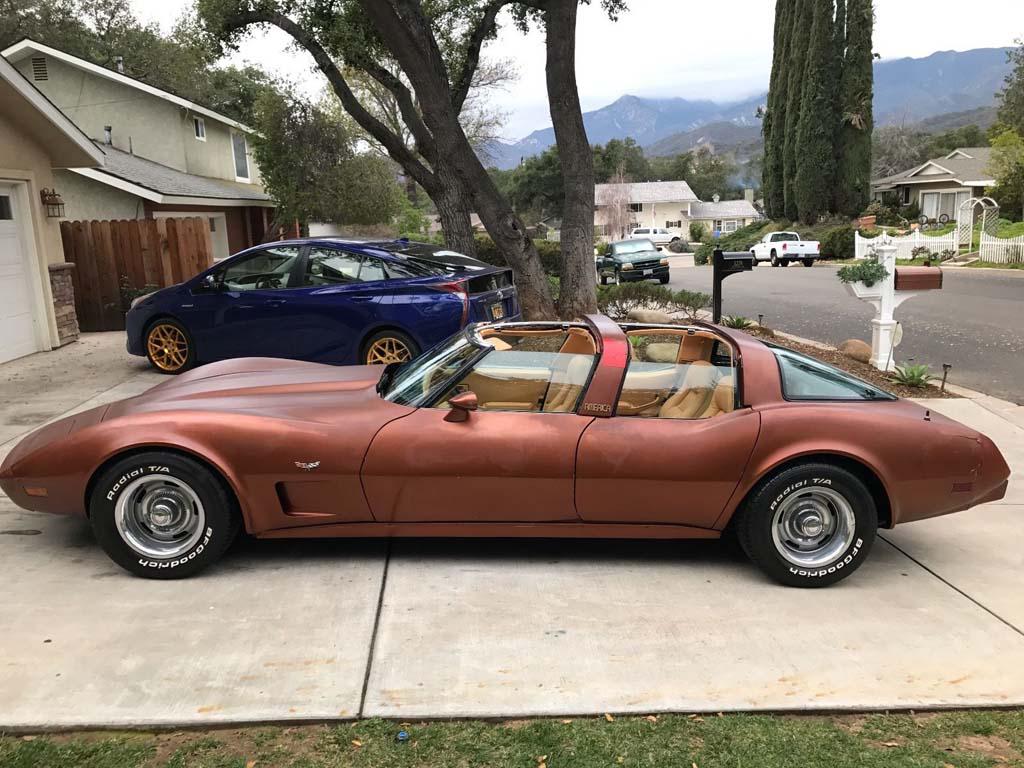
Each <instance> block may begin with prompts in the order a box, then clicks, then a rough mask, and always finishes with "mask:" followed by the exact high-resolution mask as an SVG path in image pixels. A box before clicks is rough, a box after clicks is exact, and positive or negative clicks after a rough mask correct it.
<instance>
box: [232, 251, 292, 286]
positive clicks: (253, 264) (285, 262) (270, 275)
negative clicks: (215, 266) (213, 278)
mask: <svg viewBox="0 0 1024 768" xmlns="http://www.w3.org/2000/svg"><path fill="white" fill-rule="evenodd" d="M299 250H300V249H299V248H298V246H290V245H288V246H280V247H276V248H263V249H261V250H259V251H256V252H254V253H250V254H247V255H245V256H242V257H241V258H239V259H238V260H236V261H233V262H232V263H230V264H228V265H227V266H226V267H225V268H224V269H223V270H222V271H221V272H220V273H219V279H220V282H221V283H222V284H223V286H224V289H225V290H228V291H256V290H260V291H267V290H276V289H279V288H287V287H288V281H289V278H290V276H291V272H292V268H293V267H294V266H295V262H296V260H297V259H298V258H299Z"/></svg>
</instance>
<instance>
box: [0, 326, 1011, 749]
mask: <svg viewBox="0 0 1024 768" xmlns="http://www.w3.org/2000/svg"><path fill="white" fill-rule="evenodd" d="M91 341H92V339H91V338H90V339H87V344H86V346H83V347H82V348H81V349H67V350H61V351H59V352H56V353H52V354H51V355H49V356H48V357H50V358H52V361H53V367H52V369H50V373H49V374H47V375H48V376H49V378H48V379H47V383H46V392H47V394H46V397H45V398H44V401H43V404H44V407H42V408H38V409H37V408H33V409H32V410H31V411H29V412H20V411H19V410H18V408H16V407H13V406H9V407H7V408H6V409H5V410H4V411H3V421H2V422H0V426H2V428H3V429H6V430H8V432H5V433H4V434H10V433H12V432H15V431H18V430H21V431H24V430H27V429H29V428H30V427H31V426H32V425H31V424H30V423H29V422H30V421H32V420H33V419H38V421H40V422H41V421H44V420H46V419H49V418H53V417H54V416H56V415H58V414H57V411H58V410H59V408H61V407H64V406H66V408H67V409H77V408H81V407H85V406H86V405H87V404H98V403H99V402H101V401H107V400H112V399H116V398H118V397H123V396H125V395H127V394H130V393H134V392H137V391H141V389H143V388H144V387H146V386H149V385H151V384H152V383H154V382H157V381H162V380H163V378H162V377H159V376H158V375H156V374H150V373H149V372H147V371H145V370H142V369H140V368H139V367H138V366H135V365H133V364H132V361H130V360H125V359H124V358H123V357H122V356H123V352H121V351H120V349H119V348H117V347H115V346H114V345H113V343H112V342H110V341H109V340H108V341H104V340H102V339H97V340H96V341H97V343H96V344H95V345H92V344H91ZM81 350H87V352H88V354H87V355H85V357H86V358H87V359H88V362H89V364H90V365H93V366H95V369H96V370H95V375H94V376H93V377H92V378H90V379H88V381H87V380H86V379H85V378H84V377H77V378H76V377H72V376H68V375H66V373H65V371H66V369H67V368H68V367H69V366H67V365H65V363H66V361H68V360H71V359H74V360H79V357H77V356H79V355H81V354H82V351H81ZM79 362H81V361H80V360H79ZM38 363H39V361H34V360H33V359H32V358H29V359H28V361H19V362H18V363H16V364H15V366H16V368H15V369H10V368H7V367H5V368H0V381H2V382H3V384H2V385H3V386H4V387H7V389H6V390H4V392H5V394H6V396H7V397H11V396H14V397H18V398H19V399H20V401H21V402H25V403H29V404H33V405H34V404H35V403H36V400H35V397H34V391H35V390H39V389H40V388H41V387H42V385H41V384H40V383H38V382H35V381H33V380H32V378H31V377H30V376H29V375H28V373H29V371H30V370H39V369H34V368H33V366H35V365H37V364H38ZM49 363H50V361H47V364H48V365H49ZM21 366H25V367H21ZM104 387H106V389H103V388H104ZM927 405H928V406H929V407H931V408H934V409H935V410H938V411H940V412H942V413H945V414H948V415H950V416H952V417H953V418H956V419H959V420H961V421H963V422H964V423H967V424H969V425H971V426H974V427H976V428H978V429H982V430H984V431H986V432H987V433H988V434H989V435H990V436H991V437H992V438H993V439H994V440H995V441H996V442H997V444H998V445H999V446H1000V448H1001V449H1002V451H1003V452H1004V455H1005V456H1006V458H1007V460H1008V461H1009V463H1010V464H1011V466H1012V467H1013V469H1014V475H1013V477H1012V478H1011V482H1010V488H1009V493H1008V495H1007V498H1006V499H1004V500H1002V501H1001V502H999V503H996V504H990V505H986V506H984V507H981V508H978V509H975V510H973V511H971V512H967V513H963V514H960V515H953V516H949V517H943V518H937V519H935V520H931V521H925V522H921V523H914V524H912V525H908V526H905V527H903V528H900V529H898V530H896V531H885V532H883V533H882V535H881V538H880V540H879V541H878V542H877V544H876V546H875V548H874V550H873V551H872V553H871V556H870V558H869V559H868V561H867V562H866V563H865V565H864V566H863V567H862V568H861V569H860V570H859V571H858V572H857V574H855V575H854V576H853V577H852V578H851V579H849V580H848V581H845V582H843V583H842V584H840V585H837V586H836V587H833V588H830V589H826V590H793V589H786V588H783V587H779V586H776V585H775V584H773V583H769V582H768V581H766V580H765V578H764V577H762V576H761V574H760V573H759V572H758V571H757V570H756V569H755V568H754V567H753V566H752V565H750V564H749V563H747V562H746V561H745V560H744V559H742V558H739V557H737V556H735V555H732V554H730V553H729V551H728V549H727V548H725V547H723V546H722V545H721V544H719V543H718V542H684V543H673V542H615V541H607V542H574V541H529V540H521V541H473V540H439V541H422V540H398V541H394V542H392V543H390V544H389V543H387V542H383V541H359V540H351V541H346V540H339V541H310V542H302V541H288V542H272V541H252V540H245V539H243V540H242V541H240V542H239V543H238V544H237V545H236V546H235V547H234V548H233V549H232V551H231V552H229V553H228V556H227V557H226V559H225V561H224V563H223V564H222V565H220V566H218V567H216V568H214V569H212V570H211V571H209V572H208V574H206V575H204V576H202V577H199V578H195V579H190V580H185V581H171V582H155V581H148V580H142V579H137V578H133V577H130V576H128V575H127V574H125V573H124V572H123V571H121V570H120V569H119V568H118V567H117V566H115V565H113V564H112V563H111V562H110V561H109V560H108V559H107V557H106V556H105V555H104V554H103V553H102V552H101V551H100V550H99V548H98V547H97V546H96V545H95V543H94V542H93V540H92V535H91V532H90V529H89V526H88V524H87V522H86V521H83V520H79V519H72V518H62V517H53V516H46V515H38V514H33V513H28V512H22V511H20V510H18V509H16V508H15V507H13V505H12V504H11V503H10V502H9V501H7V500H6V499H4V498H2V497H0V583H2V584H3V594H4V599H3V607H4V610H3V611H0V658H2V659H3V663H2V664H0V691H2V692H3V695H2V696H0V728H6V729H40V728H71V727H75V728H91V727H109V728H127V727H134V726H155V725H196V726H199V725H211V724H216V723H233V722H238V723H242V722H260V721H303V720H336V719H347V718H356V717H372V716H382V717H394V718H398V719H406V718H421V717H423V718H429V717H463V716H466V717H470V716H476V717H491V716H493V717H520V716H528V715H573V714H595V713H604V712H615V713H620V712H643V713H647V712H659V711H683V712H692V711H707V712H718V711H733V710H737V711H764V710H771V711H782V710H800V711H805V710H864V709H901V708H906V709H926V708H945V707H964V706H1000V707H1004V706H1020V705H1024V591H1022V590H1021V589H1020V574H1021V572H1022V570H1024V568H1022V567H1024V548H1022V547H1021V523H1022V522H1024V480H1022V477H1024V475H1022V471H1024V426H1022V425H1021V423H1020V413H1021V411H1020V408H1019V407H1017V406H1010V407H1006V406H1009V404H1004V403H1001V401H995V400H994V399H992V398H986V397H985V396H983V395H979V396H975V397H968V398H965V399H962V400H941V401H939V400H929V401H928V403H927ZM33 414H34V415H33ZM10 421H16V422H18V421H20V422H21V423H16V424H12V423H10ZM10 445H11V443H8V444H7V447H9V446H10ZM0 450H2V448H0Z"/></svg>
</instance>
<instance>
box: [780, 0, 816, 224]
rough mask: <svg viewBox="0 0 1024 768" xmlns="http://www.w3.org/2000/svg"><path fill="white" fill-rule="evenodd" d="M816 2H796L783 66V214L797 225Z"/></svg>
mask: <svg viewBox="0 0 1024 768" xmlns="http://www.w3.org/2000/svg"><path fill="white" fill-rule="evenodd" d="M814 2H815V0H795V3H794V5H793V13H792V15H791V17H790V24H789V34H788V35H787V39H788V41H789V55H788V57H787V58H788V62H787V63H786V70H787V71H786V116H785V117H786V123H785V128H784V129H783V131H782V133H783V136H782V141H783V152H782V179H783V197H784V209H783V213H784V215H785V217H786V218H787V219H789V220H790V221H796V219H797V217H798V215H799V212H798V209H797V205H796V172H797V158H798V156H799V153H798V151H797V136H796V134H797V124H798V123H799V121H800V103H801V101H802V96H803V87H804V76H805V74H806V73H805V71H804V70H805V69H806V66H805V65H806V62H807V47H808V45H809V44H810V41H811V26H812V14H811V10H812V8H813V5H814Z"/></svg>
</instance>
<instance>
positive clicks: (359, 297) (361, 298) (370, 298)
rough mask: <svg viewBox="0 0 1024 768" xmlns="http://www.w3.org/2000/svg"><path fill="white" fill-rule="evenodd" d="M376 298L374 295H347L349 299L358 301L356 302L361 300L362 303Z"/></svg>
mask: <svg viewBox="0 0 1024 768" xmlns="http://www.w3.org/2000/svg"><path fill="white" fill-rule="evenodd" d="M376 298H377V297H376V296H349V299H350V300H352V301H358V302H362V303H366V302H369V301H373V300H374V299H376Z"/></svg>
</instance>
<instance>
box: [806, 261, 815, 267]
mask: <svg viewBox="0 0 1024 768" xmlns="http://www.w3.org/2000/svg"><path fill="white" fill-rule="evenodd" d="M804 266H805V267H813V266H814V259H804Z"/></svg>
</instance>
